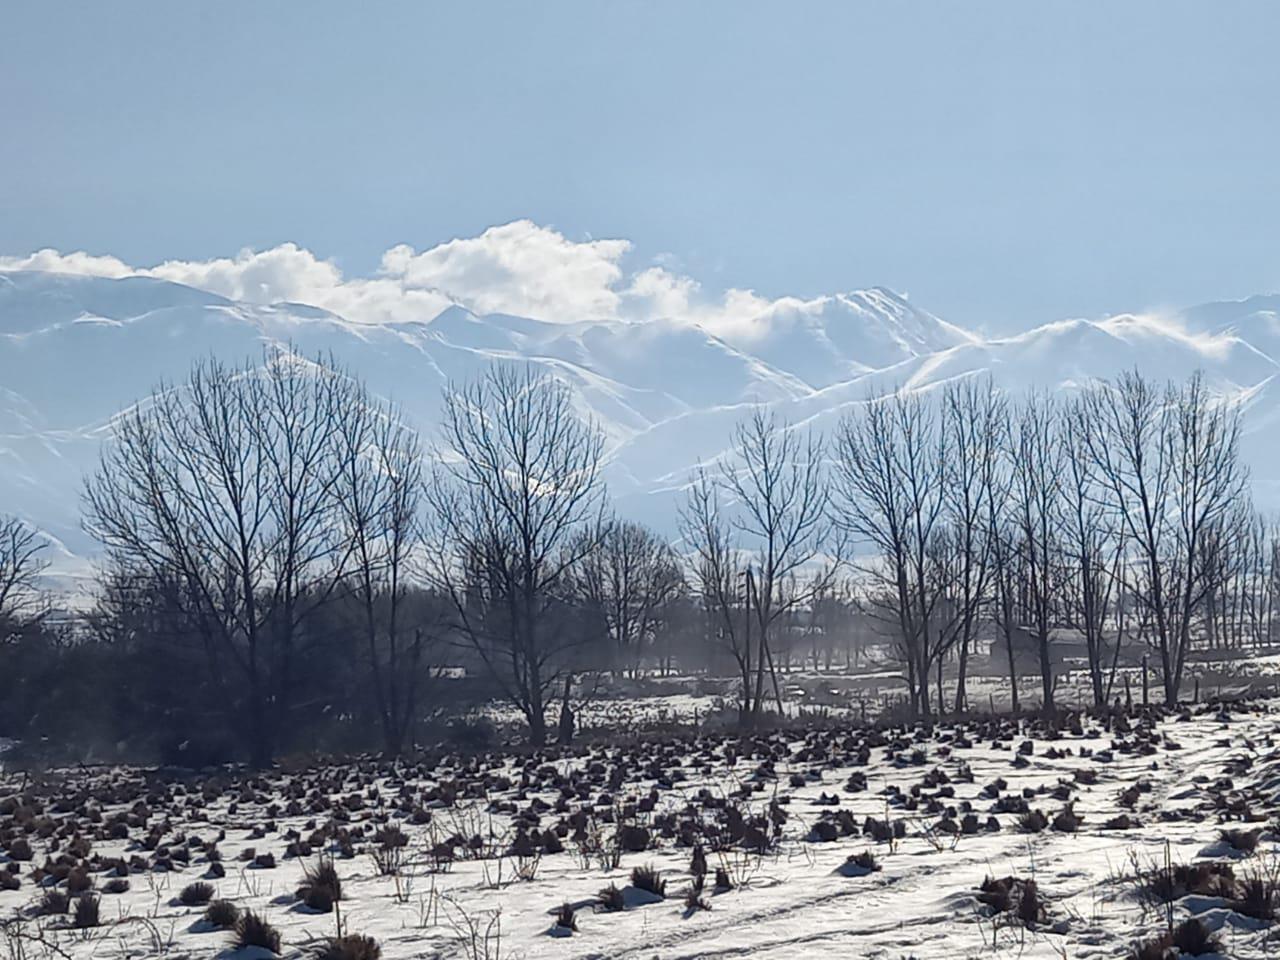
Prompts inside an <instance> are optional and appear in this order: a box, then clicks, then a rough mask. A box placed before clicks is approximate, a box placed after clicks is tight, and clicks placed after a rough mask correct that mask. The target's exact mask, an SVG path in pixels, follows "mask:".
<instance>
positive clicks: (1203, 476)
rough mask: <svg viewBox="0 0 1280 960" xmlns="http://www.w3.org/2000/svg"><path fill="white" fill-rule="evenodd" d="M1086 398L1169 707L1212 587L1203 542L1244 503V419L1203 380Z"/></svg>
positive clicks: (1097, 461)
mask: <svg viewBox="0 0 1280 960" xmlns="http://www.w3.org/2000/svg"><path fill="white" fill-rule="evenodd" d="M1086 396H1087V400H1086V402H1087V403H1088V404H1089V415H1090V421H1091V422H1092V424H1093V425H1094V427H1095V429H1094V430H1093V431H1092V432H1091V433H1090V435H1089V438H1088V450H1089V454H1090V457H1091V459H1092V461H1093V464H1094V466H1095V468H1096V469H1097V471H1098V474H1099V477H1100V478H1101V482H1102V483H1103V484H1105V486H1106V488H1107V490H1108V494H1109V501H1110V507H1111V509H1112V510H1114V511H1115V513H1116V515H1117V517H1118V519H1119V522H1120V523H1121V524H1122V525H1123V527H1124V530H1125V532H1126V534H1127V537H1128V540H1129V542H1130V543H1131V545H1132V547H1133V549H1134V550H1135V551H1136V554H1137V557H1136V560H1137V562H1135V563H1134V564H1132V565H1129V567H1128V569H1130V570H1131V571H1132V575H1131V578H1130V584H1129V586H1130V589H1131V590H1132V591H1133V593H1134V594H1135V595H1136V596H1138V597H1139V598H1140V600H1141V602H1142V603H1143V605H1144V606H1145V607H1146V608H1147V609H1148V610H1149V612H1150V618H1151V621H1152V629H1153V630H1154V636H1153V640H1154V645H1155V647H1156V649H1157V652H1158V653H1159V655H1160V663H1161V668H1162V676H1163V682H1164V693H1165V700H1166V702H1167V703H1170V704H1173V703H1176V702H1177V700H1178V692H1179V689H1180V687H1181V683H1182V674H1183V668H1184V667H1185V665H1186V657H1187V653H1188V652H1189V650H1190V647H1191V643H1192V639H1193V637H1192V628H1193V621H1194V619H1195V617H1196V615H1197V613H1198V611H1199V609H1200V607H1201V604H1202V601H1203V600H1204V598H1205V597H1206V596H1207V594H1208V592H1209V591H1210V589H1211V587H1212V585H1213V581H1212V574H1211V569H1212V568H1211V566H1210V565H1207V564H1205V563H1203V562H1202V559H1203V558H1202V550H1203V549H1204V548H1205V545H1206V542H1207V541H1206V535H1207V534H1208V533H1209V532H1210V531H1212V530H1215V529H1223V526H1224V524H1225V521H1226V519H1227V518H1228V516H1229V515H1230V514H1231V512H1232V511H1233V510H1235V509H1236V507H1237V506H1238V504H1239V503H1240V502H1241V501H1242V500H1243V499H1244V498H1245V497H1246V493H1247V472H1246V470H1245V468H1244V466H1243V465H1242V464H1241V463H1240V457H1239V437H1240V411H1239V408H1238V407H1237V406H1235V405H1233V404H1230V403H1228V402H1225V401H1222V400H1219V399H1216V398H1214V397H1213V396H1212V395H1211V394H1210V392H1209V390H1208V387H1207V386H1206V384H1205V382H1204V378H1203V377H1202V376H1201V375H1199V374H1196V375H1195V376H1193V377H1192V378H1191V379H1190V380H1188V381H1187V382H1186V383H1185V384H1181V385H1176V384H1168V385H1167V386H1166V387H1165V388H1164V389H1163V390H1161V389H1159V388H1157V387H1155V386H1154V385H1153V384H1152V383H1150V382H1149V381H1147V380H1145V379H1144V378H1143V377H1142V376H1141V375H1139V374H1138V373H1137V372H1133V373H1127V374H1124V375H1122V376H1121V377H1120V378H1119V379H1118V380H1116V381H1115V382H1114V383H1104V384H1099V385H1097V386H1095V387H1094V388H1092V389H1091V390H1090V391H1089V392H1088V394H1087V395H1086Z"/></svg>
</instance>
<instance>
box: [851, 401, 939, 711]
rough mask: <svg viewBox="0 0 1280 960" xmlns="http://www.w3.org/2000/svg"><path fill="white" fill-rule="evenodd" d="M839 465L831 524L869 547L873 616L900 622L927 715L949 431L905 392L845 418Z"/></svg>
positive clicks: (863, 567) (866, 572)
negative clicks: (936, 538) (935, 544)
mask: <svg viewBox="0 0 1280 960" xmlns="http://www.w3.org/2000/svg"><path fill="white" fill-rule="evenodd" d="M833 459H834V463H835V474H834V478H833V482H832V509H833V517H834V519H835V522H836V524H837V525H838V526H839V527H840V528H841V529H842V530H843V531H845V532H847V533H848V534H849V535H850V536H851V537H852V538H854V539H855V541H856V542H857V543H858V545H859V546H861V547H862V549H863V550H864V559H863V560H862V561H861V562H860V563H859V565H858V566H859V569H860V571H861V572H862V574H863V576H864V577H865V578H866V579H867V581H868V583H869V585H870V587H869V589H870V593H871V596H872V597H873V598H875V601H876V602H875V603H874V605H873V606H872V607H871V608H870V609H869V611H868V612H875V611H880V610H883V611H884V612H885V614H886V615H887V616H888V617H889V618H890V619H891V620H892V621H893V623H894V626H895V628H896V631H897V635H898V641H899V644H900V647H899V652H900V655H901V657H902V660H903V662H904V663H905V665H906V668H907V686H908V689H909V691H910V696H911V706H912V709H913V711H915V712H918V713H919V714H920V715H922V716H925V717H928V716H929V715H930V706H929V668H930V665H931V663H932V662H933V661H934V658H935V657H936V656H937V655H938V650H939V645H938V642H937V641H938V636H937V633H936V631H935V629H934V618H935V614H936V611H937V606H938V601H939V598H940V590H939V589H938V584H937V583H936V582H935V578H934V577H933V576H932V575H933V573H934V572H935V570H934V566H933V555H932V553H931V551H932V549H933V546H932V544H933V539H934V533H935V530H936V528H937V527H938V525H939V520H940V518H941V517H942V514H943V508H944V505H945V499H944V469H945V468H944V464H945V463H946V460H947V437H946V434H945V432H944V431H943V430H941V429H940V427H939V424H938V418H937V416H936V413H935V412H934V411H933V410H932V408H931V407H930V406H929V405H928V403H927V401H925V400H924V399H922V398H921V397H919V396H917V395H915V394H912V393H909V392H906V391H902V390H897V391H895V392H894V393H892V394H890V395H889V396H886V397H882V398H878V399H872V400H869V401H868V402H867V403H866V404H864V405H863V406H862V408H861V410H860V411H858V412H854V413H851V414H849V415H847V416H846V417H845V418H844V419H843V420H842V421H841V423H840V427H839V430H838V432H837V435H836V442H835V447H834V452H833Z"/></svg>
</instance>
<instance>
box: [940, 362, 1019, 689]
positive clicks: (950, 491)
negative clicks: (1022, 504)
mask: <svg viewBox="0 0 1280 960" xmlns="http://www.w3.org/2000/svg"><path fill="white" fill-rule="evenodd" d="M942 407H943V412H942V429H943V431H944V432H945V433H946V435H947V446H948V456H947V459H946V464H945V469H944V474H943V480H944V483H945V493H944V504H945V505H944V516H945V519H946V522H947V525H948V526H949V528H950V530H951V537H950V540H951V543H952V545H953V550H952V551H951V553H950V557H951V560H952V563H951V564H950V570H951V575H950V577H949V580H950V581H951V583H952V585H953V587H952V589H951V590H950V591H949V592H950V594H951V595H952V596H953V597H954V604H953V608H954V617H953V626H952V632H953V635H954V638H955V639H954V641H953V643H954V645H955V646H956V647H957V656H956V661H957V676H956V700H955V704H956V710H957V711H961V710H964V709H965V706H966V690H965V680H966V676H967V670H968V664H969V652H970V648H971V645H972V643H973V637H974V633H975V631H976V628H977V625H978V621H979V617H980V614H981V612H982V608H983V607H984V605H985V604H986V603H987V602H988V599H989V597H988V593H989V589H988V588H989V585H990V583H989V581H990V578H991V568H992V563H991V551H992V543H991V537H990V536H989V530H988V524H987V522H986V517H987V506H988V502H989V498H990V491H991V489H992V487H993V486H994V484H995V483H996V482H997V474H998V472H999V470H1000V454H1001V440H1002V438H1003V436H1004V430H1005V422H1006V420H1007V419H1008V412H1009V408H1008V403H1007V402H1006V401H1005V399H1004V397H1003V396H1001V395H1000V394H999V393H998V392H997V391H996V389H995V385H994V383H992V381H991V379H990V378H989V377H988V378H985V379H982V380H975V379H970V380H964V381H960V382H958V383H954V384H950V385H948V386H947V387H946V388H945V389H944V390H943V394H942ZM939 675H941V663H939ZM939 697H941V692H939ZM939 705H940V706H941V700H939Z"/></svg>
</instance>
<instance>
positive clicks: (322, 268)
mask: <svg viewBox="0 0 1280 960" xmlns="http://www.w3.org/2000/svg"><path fill="white" fill-rule="evenodd" d="M631 249H632V247H631V243H630V241H627V240H618V239H613V240H596V239H588V240H581V241H577V240H572V239H569V238H568V237H566V236H564V234H562V233H560V232H559V231H557V230H555V229H553V228H550V227H544V226H540V225H538V224H535V223H533V222H532V221H529V220H516V221H513V222H511V223H507V224H503V225H500V226H495V227H490V228H489V229H487V230H485V231H484V232H483V233H481V234H480V235H479V236H477V237H466V238H460V239H455V240H450V241H448V242H446V243H442V244H439V245H438V246H435V247H432V248H430V249H428V250H423V251H417V250H415V249H413V248H412V247H409V246H407V245H400V246H396V247H392V248H391V249H390V250H388V251H387V252H386V253H384V254H383V256H382V263H381V268H380V270H379V272H378V275H377V276H374V277H351V278H347V277H344V276H343V274H342V271H341V269H340V268H339V267H338V266H337V264H335V263H334V262H333V261H332V260H325V259H321V258H319V257H317V256H316V255H315V254H314V253H312V252H311V251H310V250H307V249H305V248H303V247H299V246H298V245H297V244H294V243H285V244H281V245H280V246H277V247H272V248H271V249H268V250H261V251H254V250H242V251H241V252H240V253H238V254H236V256H234V257H222V258H217V259H213V260H196V261H185V260H169V261H166V262H164V263H161V264H159V265H157V266H151V267H135V266H130V265H129V264H126V263H125V262H123V261H122V260H120V259H118V258H116V257H112V256H97V255H93V254H89V253H84V252H76V253H65V254H64V253H60V252H58V251H56V250H40V251H37V252H36V253H33V254H31V255H30V256H26V257H0V270H48V271H54V272H62V273H75V274H82V275H87V276H98V277H113V278H118V277H127V276H149V277H158V278H161V279H165V280H171V281H174V282H177V283H183V284H186V285H188V286H192V287H196V288H198V289H201V290H208V291H210V292H212V293H217V294H220V295H222V296H225V297H229V298H232V299H236V300H246V301H249V302H252V303H276V302H280V301H293V302H298V303H306V304H310V305H312V306H316V307H321V308H323V309H326V310H331V311H333V312H334V313H337V314H339V315H341V316H343V317H346V318H347V319H349V320H354V321H359V322H366V323H385V322H403V321H411V320H419V321H427V320H430V319H431V318H433V317H434V316H436V315H437V314H438V313H439V312H440V311H441V310H443V309H445V308H446V307H448V306H449V305H451V304H459V305H461V306H463V307H466V308H467V309H469V310H471V311H473V312H475V313H510V314H515V315H517V316H525V317H533V318H536V319H540V320H545V321H550V322H574V321H580V320H608V319H624V320H630V321H644V320H649V319H653V318H663V319H667V320H672V321H675V322H679V323H687V324H691V325H692V324H697V325H700V326H702V327H704V328H705V329H707V330H709V331H710V332H712V333H715V334H717V335H719V336H723V337H726V338H727V339H731V340H751V339H756V338H758V337H760V336H763V335H765V334H767V333H768V332H769V331H770V330H771V329H773V328H774V327H775V326H777V325H786V324H789V323H792V322H795V318H796V317H797V316H799V315H802V314H804V313H806V312H808V311H809V310H811V309H815V308H818V307H819V305H820V304H821V302H822V301H821V300H813V301H804V300H798V299H795V298H787V297H784V298H780V299H778V300H770V299H767V298H764V297H761V296H759V295H757V294H756V293H755V292H753V291H751V290H739V289H731V290H728V291H726V292H725V293H724V294H723V295H721V296H719V297H714V298H713V297H708V296H705V295H704V293H703V291H702V289H701V286H700V285H699V284H698V282H697V281H696V280H694V279H692V278H690V277H688V276H684V275H682V274H680V273H677V272H675V271H674V270H673V269H672V268H670V266H669V264H670V259H669V258H662V257H659V258H658V259H657V263H658V264H659V265H656V266H649V267H645V268H643V269H640V270H638V271H636V272H632V273H628V272H626V271H625V270H624V267H623V259H624V257H626V255H627V254H628V253H630V252H631Z"/></svg>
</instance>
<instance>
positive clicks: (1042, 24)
mask: <svg viewBox="0 0 1280 960" xmlns="http://www.w3.org/2000/svg"><path fill="white" fill-rule="evenodd" d="M4 33H5V39H4V40H3V41H2V42H0V89H2V90H4V91H5V95H4V110H3V115H2V116H3V119H2V120H0V129H3V131H4V132H3V135H0V254H9V255H21V254H25V253H28V252H30V251H32V250H35V249H37V248H41V247H54V248H58V249H60V250H63V251H71V250H87V251H89V252H91V253H95V254H111V255H114V256H116V257H119V258H121V259H123V260H124V261H126V262H129V263H134V264H155V263H157V262H159V261H162V260H168V259H183V260H187V259H190V260H202V259H207V258H212V257H219V256H231V255H234V254H235V252H236V251H238V250H241V249H242V248H246V247H251V248H254V249H264V248H269V247H273V246H276V245H278V244H281V243H284V242H286V241H291V242H295V243H297V244H299V245H301V246H302V247H305V248H307V249H308V250H310V251H312V252H314V253H315V254H316V255H317V256H318V257H321V258H325V259H331V260H332V261H333V262H334V264H336V265H337V266H338V267H340V268H341V270H342V271H343V273H344V274H346V275H348V276H360V275H369V274H372V273H374V272H375V271H376V270H377V269H378V265H379V263H380V261H381V258H382V256H383V253H384V251H386V250H387V249H388V248H390V247H393V246H394V245H396V244H409V245H411V246H412V247H414V248H415V249H418V250H422V249H427V248H431V247H433V246H434V245H436V244H439V243H441V242H443V241H447V240H449V239H450V238H453V237H474V236H476V235H478V234H480V233H481V232H482V231H484V230H485V228H487V227H489V226H491V225H494V224H501V223H506V222H508V221H512V220H516V219H520V218H528V219H529V220H532V221H534V222H535V223H537V224H541V225H546V226H550V227H554V228H555V229H556V230H557V231H559V232H560V233H562V234H563V235H564V236H565V237H568V238H570V239H571V240H584V239H588V238H591V237H596V238H625V239H627V240H629V241H630V242H631V246H630V247H629V248H628V250H627V252H626V254H625V256H626V258H627V259H628V261H632V262H631V263H629V266H630V267H632V268H635V269H639V268H642V267H643V266H644V265H646V264H649V263H652V262H654V261H655V258H660V262H662V263H663V264H664V265H667V266H668V267H670V268H671V269H673V270H675V271H677V272H679V273H680V274H682V275H688V276H691V277H695V278H697V279H698V280H699V281H700V282H701V284H702V286H703V287H704V288H705V289H706V290H708V291H718V290H720V289H723V288H730V287H737V288H750V289H754V290H756V291H758V292H759V293H760V294H761V295H763V296H766V297H776V296H780V295H782V294H796V295H800V296H806V297H807V296H814V295H817V294H820V293H825V292H831V291H837V290H845V289H852V288H856V287H863V286H869V285H873V284H882V285H886V286H890V287H893V288H895V289H898V290H902V291H906V292H908V293H909V294H910V295H911V296H912V297H913V299H914V300H915V301H916V302H918V303H920V304H921V305H923V306H925V307H927V308H929V309H931V310H933V311H935V312H937V313H940V314H941V315H943V316H944V317H946V318H948V319H951V320H953V321H955V322H958V323H961V324H964V325H967V326H971V327H981V328H985V329H987V330H990V331H1004V330H1015V329H1024V328H1026V327H1028V326H1030V325H1032V324H1033V323H1038V322H1043V321H1046V320H1050V319H1055V318H1059V317H1063V316H1095V315H1098V314H1102V313H1107V312H1115V311H1120V310H1127V309H1142V308H1148V307H1155V306H1162V305H1179V304H1189V303H1194V302H1198V301H1203V300H1210V299H1218V298H1231V297H1243V296H1246V295H1248V294H1251V293H1255V292H1267V291H1274V290H1276V289H1280V258H1277V251H1280V242H1278V241H1280V189H1277V188H1278V187H1280V174H1277V170H1278V169H1280V58H1278V57H1277V56H1276V55H1275V43H1276V38H1277V37H1280V4H1274V3H1240V2H1212V3H1210V2H1204V3H1197V4H1188V3H1176V2H1147V3H1045V2H1030V3H1028V2H1010V3H967V4H959V3H909V2H893V3H889V2H885V3H876V4H864V3H830V4H825V3H785V4H784V3H773V4H757V3H747V2H735V3H723V2H707V0H698V2H688V3H649V4H638V3H602V2H583V3H576V2H551V3H511V4H500V3H479V2H468V3H461V2H459V3H453V4H447V5H446V4H443V3H433V4H427V3H412V4H351V3H343V4H337V3H332V4H331V3H315V2H312V3H306V4H303V3H266V4H262V3H228V2H221V3H206V4H196V3H120V4H100V3H88V2H86V3H82V4H61V3H51V2H39V3H28V4H22V3H19V4H10V5H7V6H6V13H5V28H4Z"/></svg>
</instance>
